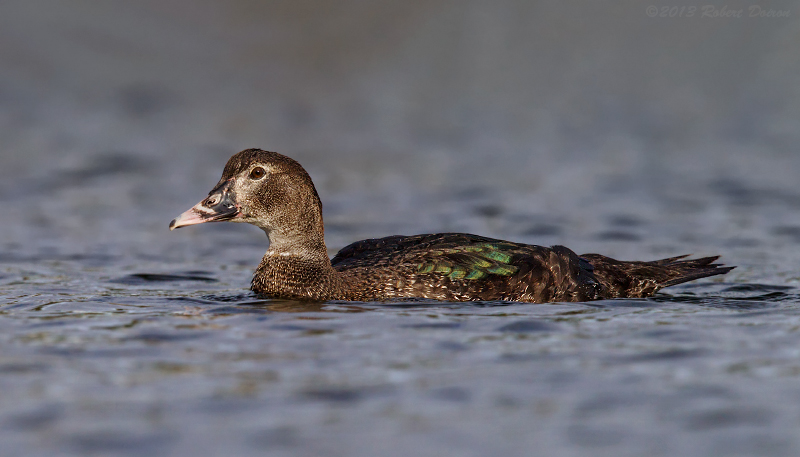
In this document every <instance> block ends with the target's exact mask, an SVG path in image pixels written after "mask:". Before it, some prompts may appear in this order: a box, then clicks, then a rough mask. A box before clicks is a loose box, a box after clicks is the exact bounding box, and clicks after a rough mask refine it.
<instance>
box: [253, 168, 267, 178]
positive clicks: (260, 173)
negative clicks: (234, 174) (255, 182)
mask: <svg viewBox="0 0 800 457" xmlns="http://www.w3.org/2000/svg"><path fill="white" fill-rule="evenodd" d="M266 174H267V171H266V170H264V169H263V168H261V167H255V168H253V171H251V172H250V179H261V178H263V177H264V176H266Z"/></svg>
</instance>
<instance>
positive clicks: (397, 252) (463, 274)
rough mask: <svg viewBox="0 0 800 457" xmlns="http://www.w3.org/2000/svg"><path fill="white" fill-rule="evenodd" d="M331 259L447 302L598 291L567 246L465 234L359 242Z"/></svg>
mask: <svg viewBox="0 0 800 457" xmlns="http://www.w3.org/2000/svg"><path fill="white" fill-rule="evenodd" d="M331 263H332V264H333V266H334V268H336V269H337V270H339V271H347V270H352V273H354V274H364V273H363V272H364V271H365V270H370V271H381V272H383V276H381V277H379V278H377V279H378V280H384V278H385V277H386V275H389V274H390V273H396V275H397V276H399V277H402V278H404V279H408V280H409V281H410V282H411V283H413V284H414V291H413V292H412V293H413V294H414V295H415V296H425V297H428V298H439V299H445V300H451V299H459V300H464V299H473V300H519V301H536V302H546V301H558V300H570V301H574V300H589V299H593V298H597V295H598V293H599V292H598V288H599V283H597V282H596V281H595V280H594V277H593V276H592V272H591V270H592V267H591V265H590V264H589V263H588V262H586V261H585V260H582V259H580V258H579V257H578V256H577V255H576V254H575V253H574V252H572V251H570V250H569V249H567V248H564V247H562V246H555V247H553V248H547V247H543V246H536V245H529V244H521V243H512V242H509V241H502V240H497V239H493V238H487V237H482V236H477V235H470V234H465V233H437V234H430V235H416V236H392V237H387V238H380V239H370V240H364V241H359V242H356V243H353V244H351V245H349V246H347V247H345V248H344V249H342V250H341V251H339V253H338V254H336V256H335V257H334V258H333V260H332V261H331ZM356 272H358V273H356ZM407 282H408V281H407Z"/></svg>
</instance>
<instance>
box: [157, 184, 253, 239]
mask: <svg viewBox="0 0 800 457" xmlns="http://www.w3.org/2000/svg"><path fill="white" fill-rule="evenodd" d="M219 190H220V192H213V191H212V194H211V195H209V196H208V198H206V199H205V200H203V201H201V202H200V203H198V204H196V205H194V206H193V207H192V208H191V209H189V210H188V211H186V212H184V213H183V214H181V215H180V216H178V217H176V218H175V219H173V220H172V222H170V223H169V229H170V230H175V229H176V228H181V227H187V226H189V225H197V224H204V223H206V222H221V221H229V220H231V219H233V218H235V217H236V216H238V215H239V208H238V207H237V205H236V201H235V198H234V196H233V193H232V192H230V191H227V189H219Z"/></svg>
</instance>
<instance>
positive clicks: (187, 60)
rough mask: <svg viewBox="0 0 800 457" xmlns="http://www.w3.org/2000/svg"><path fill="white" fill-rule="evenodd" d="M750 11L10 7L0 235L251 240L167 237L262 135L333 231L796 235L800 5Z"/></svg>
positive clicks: (505, 4) (499, 5)
mask: <svg viewBox="0 0 800 457" xmlns="http://www.w3.org/2000/svg"><path fill="white" fill-rule="evenodd" d="M676 5H677V7H682V6H685V7H686V8H690V7H691V8H695V10H694V11H693V14H692V15H691V17H687V16H689V15H690V11H692V10H680V16H682V17H678V16H677V13H678V11H676V8H677V7H676ZM751 5H753V3H751V2H736V1H732V2H728V3H726V4H725V5H724V6H725V8H726V9H725V10H721V9H722V6H723V5H718V6H710V7H709V6H703V5H696V4H692V3H689V2H673V3H669V4H667V3H664V2H661V1H656V2H653V4H652V5H649V4H644V3H641V2H638V1H618V2H613V3H610V4H609V3H597V2H590V3H587V2H571V1H568V2H565V1H535V2H533V1H499V2H491V3H487V2H482V1H439V0H434V1H424V2H423V1H403V2H399V1H354V0H348V1H339V2H319V1H294V0H293V1H268V2H262V1H249V0H233V1H228V2H215V1H192V2H189V1H147V0H143V1H137V2H126V1H103V2H97V1H73V2H57V1H50V2H48V1H14V0H9V1H4V2H2V3H0V147H2V156H0V178H1V179H2V183H1V184H0V199H2V200H3V201H4V202H5V204H6V208H7V209H13V213H9V212H6V216H5V217H4V218H3V221H2V222H0V224H2V225H0V229H2V233H3V236H4V237H5V238H6V242H7V247H8V246H12V247H13V246H19V245H29V244H30V243H32V242H34V241H32V239H35V240H36V241H35V243H37V244H38V245H39V246H41V245H42V243H44V244H45V245H46V244H47V243H51V244H53V243H54V244H55V246H50V247H49V248H52V249H56V248H59V249H67V250H69V249H75V250H86V249H112V250H114V249H122V248H121V247H124V246H128V247H129V249H130V250H132V251H137V252H141V251H142V250H144V251H147V249H148V247H149V248H150V249H153V252H159V253H163V249H164V246H170V245H173V244H174V243H177V244H178V245H180V244H181V243H193V242H195V241H196V239H195V238H194V237H195V236H201V235H202V236H224V235H222V234H221V233H222V232H225V233H231V234H232V235H231V236H235V237H245V238H246V237H252V239H253V240H259V242H260V243H261V244H263V234H261V233H260V232H258V230H257V229H252V228H243V227H231V226H230V224H227V225H226V226H225V228H221V227H216V228H207V229H206V228H204V229H202V230H199V229H193V230H191V231H183V232H181V235H172V236H169V233H168V232H166V226H167V224H168V223H169V221H170V219H172V217H174V216H175V215H177V214H178V213H180V212H182V211H183V210H185V209H186V208H188V207H189V206H191V205H193V204H194V203H196V202H197V201H199V200H200V199H202V198H203V197H204V196H205V194H206V192H207V191H208V190H210V188H211V186H212V185H213V184H214V183H215V182H216V180H217V179H218V177H219V174H220V173H221V170H222V166H223V165H224V163H225V161H226V160H227V158H228V157H229V156H230V155H232V154H233V153H235V152H237V151H239V150H241V149H244V148H248V147H259V148H263V149H268V150H274V151H278V152H281V153H284V154H286V155H289V156H291V157H293V158H295V159H297V160H298V161H300V162H301V163H302V164H303V165H304V166H305V167H306V169H307V170H308V171H309V172H310V173H311V175H312V177H313V178H314V180H315V182H316V184H317V186H318V188H319V191H320V194H321V195H322V200H323V202H324V204H325V217H326V222H327V225H326V227H327V234H328V240H329V242H328V244H329V247H330V248H331V250H336V249H338V248H340V247H342V246H343V245H345V244H347V243H349V242H351V241H353V239H355V238H359V237H365V236H366V237H377V236H383V235H389V234H394V233H411V232H433V231H445V230H466V231H473V232H480V233H482V234H486V235H492V236H500V237H504V238H514V239H517V240H520V241H528V242H535V243H539V244H553V243H565V244H568V245H569V246H570V247H572V248H574V249H576V250H579V251H580V250H598V249H601V248H602V249H606V250H607V251H610V252H608V253H610V254H617V255H623V256H624V255H629V256H630V255H643V254H641V251H642V250H644V251H654V253H661V252H664V253H665V254H672V253H673V251H675V250H677V251H680V252H678V253H681V252H683V251H685V250H686V249H689V250H703V248H704V247H707V246H708V243H709V242H710V241H711V240H716V241H719V239H720V238H724V239H725V240H727V241H728V247H731V248H732V249H733V248H742V247H744V248H746V247H747V246H749V245H752V244H753V243H752V239H754V238H758V239H760V240H762V241H763V239H764V236H765V235H770V236H771V235H775V234H777V235H779V236H780V237H782V238H780V237H779V238H780V241H779V242H778V244H781V243H784V242H786V241H787V240H791V241H794V240H796V239H798V238H800V226H798V225H797V223H798V222H800V219H798V220H795V218H794V216H793V212H792V210H793V209H797V207H798V206H800V193H798V192H795V182H796V176H797V170H798V154H797V151H796V149H797V146H798V144H800V136H799V135H800V129H798V128H797V127H798V110H799V108H800V88H798V85H797V75H798V74H800V57H799V56H800V55H799V54H798V53H797V52H796V51H797V48H798V44H800V22H798V21H797V17H796V16H798V15H800V12H798V11H793V10H792V8H793V7H794V6H796V3H795V2H791V1H785V2H781V1H772V2H769V4H766V3H765V4H763V5H760V6H758V7H759V8H761V9H762V10H764V11H765V12H766V11H768V10H774V11H778V12H781V11H783V12H785V11H789V13H788V14H789V15H788V17H779V18H775V17H758V18H752V17H749V15H750V10H749V7H750V6H751ZM648 6H653V7H655V8H656V10H648V9H647V7H648ZM672 7H676V8H672ZM669 8H672V10H668V9H669ZM704 8H711V9H712V10H713V11H716V12H720V11H722V13H724V12H725V11H732V10H734V11H735V10H738V9H742V10H744V11H743V12H742V13H741V17H716V18H714V17H703V16H704V13H706V12H707V11H706V10H705V9H704ZM653 13H656V14H653ZM670 14H672V15H673V16H676V17H669V15H670ZM652 15H655V16H657V17H651V16H652ZM662 15H663V16H667V17H658V16H662ZM775 204H777V205H778V206H777V207H776V208H774V210H771V211H770V210H766V209H764V208H766V207H768V206H769V205H775ZM787 205H788V206H787ZM754 208H759V210H758V214H753V213H754ZM11 214H13V216H11ZM673 223H674V225H675V227H670V224H673ZM637 227H638V228H637ZM637 230H638V232H637ZM660 230H661V231H660ZM675 230H680V231H681V232H680V233H678V234H676V232H675ZM721 230H725V231H726V232H725V233H724V235H720V231H721ZM218 233H219V235H217V234H218ZM659 233H661V235H663V236H660V235H659ZM209 234H211V235H209ZM681 234H682V235H681ZM167 237H169V238H167ZM153 240H158V241H153ZM192 240H194V241H192ZM162 241H163V242H164V243H165V244H164V245H163V246H162V245H160V243H161V242H162ZM636 241H639V242H640V243H639V244H638V245H637V244H636V243H635V242H636ZM253 242H254V243H255V241H253ZM631 242H634V243H631ZM154 243H155V244H154ZM598 243H599V244H598ZM69 246H72V248H69ZM102 246H105V248H102ZM598 246H599V248H598ZM643 246H644V249H643ZM684 246H685V247H684ZM761 247H762V248H763V246H761ZM49 248H48V249H49ZM187 249H188V248H187ZM188 252H189V250H187V251H186V252H185V253H184V254H185V255H189V254H187V253H188ZM261 252H263V251H259V252H258V253H254V254H253V256H252V259H250V258H248V261H257V260H258V257H259V256H260V254H261ZM648 255H649V254H648ZM734 255H736V254H735V253H734ZM747 257H749V256H747Z"/></svg>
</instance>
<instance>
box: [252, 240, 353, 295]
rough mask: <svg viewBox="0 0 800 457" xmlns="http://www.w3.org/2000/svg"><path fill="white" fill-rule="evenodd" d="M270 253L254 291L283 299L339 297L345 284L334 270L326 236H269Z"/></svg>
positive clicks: (255, 276)
mask: <svg viewBox="0 0 800 457" xmlns="http://www.w3.org/2000/svg"><path fill="white" fill-rule="evenodd" d="M267 235H268V236H269V239H270V245H269V250H268V251H267V253H266V254H265V255H264V258H263V259H261V264H260V265H259V266H258V269H257V270H256V272H255V274H254V276H253V283H252V289H253V291H255V292H257V293H262V294H265V295H270V296H273V297H281V298H304V299H312V300H327V299H331V298H335V297H336V296H338V295H339V294H340V292H341V290H342V288H343V280H342V278H341V277H340V275H339V273H338V272H337V271H336V270H334V269H333V267H332V266H331V261H330V259H329V258H328V250H327V248H326V247H325V241H324V237H323V235H322V233H310V234H304V236H297V234H286V233H281V232H276V231H271V232H267Z"/></svg>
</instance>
